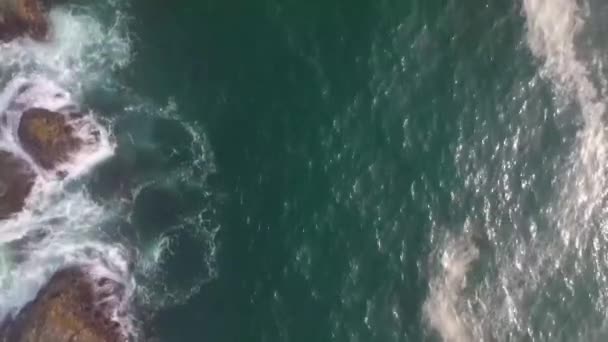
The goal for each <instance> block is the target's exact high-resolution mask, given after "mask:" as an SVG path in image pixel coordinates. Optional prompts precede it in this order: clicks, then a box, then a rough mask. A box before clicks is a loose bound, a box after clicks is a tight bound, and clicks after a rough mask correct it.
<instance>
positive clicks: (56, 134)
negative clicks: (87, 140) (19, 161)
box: [18, 108, 83, 170]
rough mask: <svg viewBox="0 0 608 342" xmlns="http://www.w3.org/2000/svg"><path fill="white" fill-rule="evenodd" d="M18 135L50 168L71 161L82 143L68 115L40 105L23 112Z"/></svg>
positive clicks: (34, 156) (46, 167)
mask: <svg viewBox="0 0 608 342" xmlns="http://www.w3.org/2000/svg"><path fill="white" fill-rule="evenodd" d="M18 134H19V139H20V140H21V145H22V146H23V148H24V149H25V150H26V151H27V152H28V154H29V155H30V156H31V157H32V158H33V159H34V160H35V161H36V163H38V164H39V165H40V166H41V167H43V168H45V169H47V170H51V169H54V168H55V167H56V166H57V165H58V164H61V163H63V162H66V161H68V160H69V157H70V155H71V154H72V153H74V152H76V151H78V149H79V148H80V147H81V146H82V144H83V141H82V140H81V139H80V138H78V137H77V136H76V134H75V132H74V127H73V126H72V125H71V124H70V123H69V122H68V121H67V118H66V116H65V115H63V114H61V113H56V112H51V111H49V110H46V109H41V108H32V109H28V110H27V111H25V112H24V113H23V115H22V117H21V122H20V123H19V131H18Z"/></svg>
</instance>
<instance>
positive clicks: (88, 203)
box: [0, 5, 134, 315]
mask: <svg viewBox="0 0 608 342" xmlns="http://www.w3.org/2000/svg"><path fill="white" fill-rule="evenodd" d="M110 6H111V5H110ZM116 13H117V16H116V17H115V21H114V23H113V24H110V26H108V25H105V24H103V23H102V22H100V21H99V20H98V19H97V18H96V17H95V16H93V15H92V14H91V13H90V12H87V10H86V8H81V7H74V6H60V7H57V8H54V9H53V10H52V11H51V14H50V17H51V21H52V23H51V24H52V27H53V32H52V36H51V39H50V40H49V41H48V42H35V41H32V40H30V39H27V38H23V39H18V40H15V41H12V42H9V43H3V44H0V75H4V76H5V77H6V76H9V77H10V78H6V79H2V78H0V89H2V90H1V91H0V113H3V114H4V115H6V124H2V125H1V126H2V127H0V147H1V148H3V149H6V150H9V151H11V152H13V153H15V154H16V155H18V156H20V157H21V158H23V159H25V160H27V161H28V162H29V163H30V164H31V165H32V167H33V169H34V170H35V171H36V172H37V173H38V177H37V180H36V183H35V185H34V188H33V190H32V193H31V195H30V197H29V198H28V199H27V203H26V206H25V208H24V210H23V211H21V212H20V213H18V214H16V215H14V217H12V218H11V219H9V220H5V221H0V255H1V257H0V315H3V314H5V313H7V312H10V311H12V310H17V309H19V308H20V307H21V306H22V305H23V304H25V303H26V302H27V301H29V300H31V299H32V298H33V297H34V296H35V294H36V292H37V291H38V289H40V287H41V286H42V285H44V283H45V282H46V281H48V279H49V277H50V276H51V275H52V274H53V273H54V272H55V271H57V270H58V269H60V268H62V267H65V266H70V265H73V264H93V265H96V267H98V268H102V269H104V270H105V271H107V272H111V273H112V274H113V275H114V276H115V277H117V276H118V277H120V281H121V282H124V283H125V284H126V285H128V286H129V293H132V292H133V288H134V283H133V278H132V276H131V275H130V270H129V264H130V262H131V261H132V258H133V255H130V253H128V252H127V250H126V248H125V247H123V246H122V245H120V244H117V243H114V242H111V241H108V239H107V237H106V236H105V233H104V230H103V224H104V222H106V221H107V220H109V219H111V218H112V215H114V213H113V212H112V211H109V210H107V209H106V208H103V207H101V206H99V205H98V204H96V203H95V202H94V201H93V200H92V199H91V198H90V196H89V195H88V194H87V192H86V189H84V188H83V186H80V185H79V184H78V182H75V181H76V179H77V178H79V177H81V176H83V175H85V174H87V173H89V172H90V171H91V169H92V168H93V167H94V166H96V165H97V164H99V163H100V162H102V161H103V160H105V159H107V158H108V157H110V156H111V155H112V154H113V151H114V144H113V143H112V139H111V137H110V134H109V133H108V131H107V130H106V129H105V128H104V127H103V126H102V125H100V124H99V122H98V121H97V120H96V118H95V117H94V115H85V116H84V117H82V118H80V119H74V120H73V121H72V122H73V124H74V125H75V127H76V129H77V134H80V135H81V138H82V139H83V140H84V148H83V149H82V150H81V151H80V152H79V153H77V154H75V155H73V156H71V159H70V160H68V161H67V162H66V163H65V164H63V165H61V166H60V167H59V168H60V169H62V170H64V171H66V172H67V177H66V178H59V177H57V176H56V173H55V172H48V171H45V170H43V169H41V168H40V167H38V166H37V165H36V163H35V162H34V161H33V160H32V158H31V157H30V156H29V155H28V154H27V153H26V152H25V151H24V149H23V148H22V146H21V145H20V143H19V139H18V135H17V129H18V125H19V121H20V117H21V113H22V112H23V110H25V109H27V108H34V107H36V108H44V109H48V110H51V111H55V112H60V113H64V114H66V115H67V114H69V113H73V112H78V111H80V108H79V107H80V106H79V103H80V102H81V96H82V92H83V91H84V90H86V89H87V88H91V87H103V86H105V85H107V82H113V77H112V75H113V71H115V69H116V68H122V67H125V66H126V65H127V64H128V63H129V61H130V56H131V52H130V41H129V39H128V37H127V34H126V32H125V31H124V27H123V25H122V24H121V22H122V20H123V19H124V18H122V17H121V15H120V14H119V13H120V11H119V10H118V8H116ZM93 131H95V132H96V135H97V138H96V139H91V136H92V135H91V132H93Z"/></svg>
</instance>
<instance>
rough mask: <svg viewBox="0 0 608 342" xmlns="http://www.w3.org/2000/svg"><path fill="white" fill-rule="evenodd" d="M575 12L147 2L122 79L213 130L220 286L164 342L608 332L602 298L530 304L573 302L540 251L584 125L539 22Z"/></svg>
mask: <svg viewBox="0 0 608 342" xmlns="http://www.w3.org/2000/svg"><path fill="white" fill-rule="evenodd" d="M535 3H536V4H539V3H540V7H541V8H540V9H536V8H532V9H528V10H529V12H526V8H525V6H531V7H534V5H535ZM569 3H574V1H561V4H551V2H550V1H524V2H521V1H515V2H509V1H506V2H505V1H472V2H471V1H467V2H462V1H427V0H424V1H422V0H420V1H418V0H408V1H364V0H356V1H329V2H328V1H316V0H313V1H277V0H269V1H238V0H232V1H187V2H182V3H180V4H179V5H167V4H166V3H165V2H161V1H150V0H146V1H134V2H133V3H132V6H131V8H130V11H131V12H130V14H131V16H132V33H133V35H134V37H136V38H135V44H134V49H135V51H136V58H135V61H134V62H133V64H132V65H131V66H130V67H129V68H128V70H126V71H125V74H124V75H123V77H125V78H126V79H127V80H128V83H129V84H130V85H131V86H132V87H133V88H135V89H138V90H139V91H140V92H141V93H143V94H145V95H146V96H148V97H150V98H153V99H156V100H157V101H159V102H166V101H174V102H175V103H176V104H177V106H178V107H179V111H178V112H179V116H180V119H181V120H184V121H185V122H189V123H196V124H198V125H200V127H202V128H203V129H204V131H205V134H207V137H208V139H209V140H208V141H209V146H210V147H211V149H212V151H213V155H214V158H215V159H214V160H215V165H216V167H217V169H216V172H215V173H213V174H212V175H211V176H210V177H209V178H208V186H209V191H210V193H212V195H211V197H212V198H213V208H214V209H215V210H217V212H216V214H217V216H215V217H214V218H213V220H216V221H214V222H216V224H217V225H218V226H219V227H221V228H220V229H219V231H218V234H217V236H216V239H215V243H216V244H217V255H216V257H217V259H216V261H217V263H216V265H215V267H216V271H217V274H216V275H215V277H214V278H213V279H212V280H210V281H209V282H207V283H205V285H204V286H203V287H202V288H201V289H200V292H198V293H197V294H196V295H195V296H193V297H192V298H191V299H189V300H188V301H187V302H186V303H184V304H183V305H179V306H175V307H172V308H169V309H166V310H162V311H161V312H160V313H159V315H158V316H157V317H156V320H155V322H156V328H157V333H158V334H159V335H160V336H162V340H163V341H426V340H442V339H443V340H446V341H470V340H483V339H488V338H489V340H504V341H512V340H571V339H573V338H575V337H576V336H578V338H581V339H583V337H584V336H595V338H598V336H602V334H603V333H602V331H605V330H603V329H602V328H600V325H598V324H599V322H600V321H601V320H596V321H595V322H596V323H589V325H588V326H587V325H585V324H579V323H577V322H580V321H574V322H571V323H568V322H570V318H568V317H567V315H566V316H564V315H565V313H567V312H568V310H570V309H572V308H582V307H585V308H583V309H581V315H588V316H587V317H588V318H589V319H590V320H591V319H597V318H598V317H605V314H604V312H602V311H601V309H599V308H598V309H597V310H598V311H594V309H592V308H591V309H589V308H590V307H592V306H593V305H592V303H591V302H585V301H584V300H580V301H579V300H575V299H573V302H568V299H564V302H563V303H562V304H556V303H552V301H551V300H550V299H547V300H545V301H543V300H541V299H539V300H538V303H536V302H535V301H534V300H533V299H534V298H533V297H534V296H536V295H538V296H540V297H542V296H543V295H545V296H547V297H551V296H552V295H553V294H556V295H557V296H560V295H561V294H562V292H560V291H561V290H554V292H552V290H546V291H545V290H544V286H547V285H546V283H551V282H555V283H559V281H554V279H553V278H552V277H558V276H553V275H548V276H547V277H548V278H549V279H548V280H545V279H544V278H543V277H544V276H542V275H539V274H534V272H538V270H537V269H536V267H540V266H533V265H536V264H537V263H541V261H538V260H539V259H542V258H540V257H537V256H536V255H535V252H534V251H535V250H536V251H538V250H541V248H544V247H538V246H537V244H538V245H542V246H545V245H547V244H553V243H554V242H553V240H557V241H558V242H559V240H560V238H559V235H560V233H559V231H560V230H565V228H563V227H562V226H560V223H557V221H559V219H558V218H556V215H557V214H554V213H555V212H558V211H559V210H561V209H558V208H556V207H557V206H558V205H554V204H553V203H555V202H556V201H558V200H556V198H557V197H559V196H560V195H559V194H560V188H561V187H563V186H565V185H564V183H568V182H569V181H567V180H563V179H562V178H565V177H563V176H562V174H563V173H564V172H567V171H564V169H568V168H569V167H570V166H569V165H570V163H571V161H569V160H570V154H572V153H576V152H571V151H572V150H573V149H576V147H573V146H574V145H576V142H575V140H576V138H575V135H576V133H575V132H576V131H577V130H579V129H581V124H580V121H581V120H580V119H577V116H579V115H580V114H578V113H579V112H580V109H579V104H577V103H576V102H577V99H576V98H574V99H572V98H571V97H570V95H569V91H571V90H569V89H565V88H568V87H570V86H569V85H566V86H563V85H562V84H561V83H559V82H552V80H553V77H554V76H555V75H554V74H555V73H558V74H559V73H560V72H563V70H557V71H555V69H552V66H551V65H548V64H549V63H548V64H547V66H545V64H544V63H545V58H547V56H545V55H542V53H541V54H536V53H535V51H533V49H531V43H530V36H531V33H530V31H531V29H529V28H530V25H531V24H530V23H531V20H532V19H530V18H532V17H533V16H534V15H536V14H537V12H542V10H543V8H545V9H546V11H551V13H549V14H551V15H554V20H553V21H550V22H546V23H541V24H542V25H546V26H547V27H549V26H551V25H560V23H563V22H566V21H568V20H570V19H569V18H571V17H572V16H574V15H578V12H576V13H575V12H574V11H573V10H572V8H569V7H568V6H565V7H564V6H563V4H569ZM560 6H561V7H560ZM570 7H572V6H570ZM541 14H542V13H541ZM568 29H571V28H568V27H567V28H566V29H565V30H566V31H564V32H561V31H560V32H558V35H559V34H560V33H562V36H556V38H555V39H557V40H560V42H558V43H557V44H561V43H563V45H568V41H567V39H568V38H569V37H568V36H566V35H567V34H568V33H571V32H570V31H567V30H568ZM543 39H546V40H550V38H546V37H543ZM562 41H564V42H562ZM548 45H549V43H548ZM557 48H558V49H559V48H561V46H560V47H557ZM560 51H561V50H560ZM555 52H556V51H548V52H547V54H551V53H555ZM549 57H550V56H549ZM573 58H574V57H573ZM571 62H572V61H565V62H564V63H571ZM558 76H559V75H558ZM578 76H579V75H574V77H578ZM565 81H566V83H568V82H571V80H568V79H566V80H565ZM576 87H577V85H574V88H576ZM574 93H576V90H575V91H574ZM574 97H576V94H575V95H574ZM173 138H176V137H173ZM600 197H601V196H600ZM566 225H567V224H566ZM144 229H145V228H144ZM545 231H547V232H546V233H543V232H545ZM547 241H548V242H547ZM546 248H547V249H555V248H560V247H554V246H553V245H552V246H551V247H546ZM175 253H176V256H177V258H178V259H180V262H179V265H177V266H175V267H178V268H180V269H183V270H184V272H188V269H189V268H190V267H191V265H192V264H193V263H196V262H199V261H198V260H193V259H192V258H188V255H187V254H185V255H184V256H183V257H180V256H179V255H180V251H179V250H176V251H175ZM541 253H542V250H541ZM518 254H519V255H522V257H521V261H520V260H519V259H518ZM549 255H551V256H549ZM552 256H554V255H553V254H550V253H548V252H547V258H551V257H552ZM587 262H591V261H589V260H587ZM519 263H521V265H518V264H519ZM471 264H473V266H474V267H475V269H474V270H472V271H471V273H470V274H469V278H471V280H470V281H469V284H468V285H465V284H466V283H465V282H466V280H467V272H468V270H469V267H470V265H471ZM514 264H515V265H516V267H515V268H516V269H515V270H511V269H510V267H513V265H514ZM528 268H529V269H531V272H532V273H530V274H528V273H526V270H527V269H528ZM556 268H558V270H557V271H556V273H558V274H561V273H560V272H562V273H563V272H573V273H575V271H568V270H566V271H564V270H562V269H559V266H556ZM537 278H543V279H542V280H541V281H536V280H535V279H537ZM558 278H559V277H558ZM471 282H472V284H471ZM538 283H541V285H538ZM555 286H556V287H559V286H560V285H555ZM501 288H502V290H501ZM564 296H566V295H564ZM575 296H576V295H575ZM566 297H567V296H566ZM566 297H564V298H566ZM568 298H569V297H568ZM564 310H565V311H564ZM589 310H590V311H589ZM604 311H605V310H604ZM560 315H561V316H560ZM543 316H544V317H543ZM569 324H572V325H573V326H572V327H570V328H569V329H564V330H565V331H564V330H562V329H560V327H568V325H569ZM585 334H590V335H585ZM593 334H596V335H593Z"/></svg>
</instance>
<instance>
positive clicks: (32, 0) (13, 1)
mask: <svg viewBox="0 0 608 342" xmlns="http://www.w3.org/2000/svg"><path fill="white" fill-rule="evenodd" d="M48 26H49V25H48V18H47V16H46V13H45V9H44V6H43V4H42V3H41V1H40V0H0V40H10V39H14V38H16V37H19V36H21V35H29V36H31V37H32V38H34V39H44V38H45V37H46V35H47V32H48Z"/></svg>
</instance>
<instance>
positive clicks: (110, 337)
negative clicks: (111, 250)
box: [0, 266, 134, 342]
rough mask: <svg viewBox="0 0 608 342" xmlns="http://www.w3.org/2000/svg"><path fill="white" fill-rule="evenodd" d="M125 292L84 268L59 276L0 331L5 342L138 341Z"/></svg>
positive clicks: (75, 268)
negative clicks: (130, 322) (132, 331)
mask: <svg viewBox="0 0 608 342" xmlns="http://www.w3.org/2000/svg"><path fill="white" fill-rule="evenodd" d="M125 296H126V293H125V287H124V285H123V284H121V283H120V282H118V281H116V280H113V279H111V278H109V277H104V276H100V275H96V274H94V273H92V272H90V269H89V268H87V267H84V266H74V267H70V268H66V269H63V270H61V271H59V272H57V273H56V274H55V275H54V276H53V277H52V278H51V279H50V281H49V282H48V284H47V285H46V286H45V287H43V288H42V289H41V290H40V291H39V292H38V295H37V296H36V298H35V299H34V300H33V301H32V302H30V303H29V304H27V305H26V306H25V307H24V308H23V309H22V310H21V311H20V312H19V313H18V314H17V315H16V316H15V317H14V318H10V317H9V318H7V319H6V320H5V322H4V323H3V324H2V326H0V342H70V341H80V342H119V341H133V340H134V337H133V336H129V333H128V330H129V329H128V327H125V326H124V322H119V320H122V319H126V318H125V312H126V308H125V307H123V306H124V305H125V300H126V299H125Z"/></svg>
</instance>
